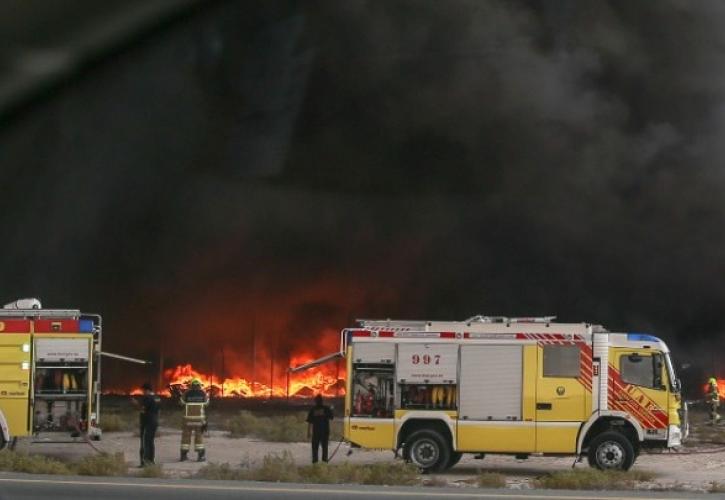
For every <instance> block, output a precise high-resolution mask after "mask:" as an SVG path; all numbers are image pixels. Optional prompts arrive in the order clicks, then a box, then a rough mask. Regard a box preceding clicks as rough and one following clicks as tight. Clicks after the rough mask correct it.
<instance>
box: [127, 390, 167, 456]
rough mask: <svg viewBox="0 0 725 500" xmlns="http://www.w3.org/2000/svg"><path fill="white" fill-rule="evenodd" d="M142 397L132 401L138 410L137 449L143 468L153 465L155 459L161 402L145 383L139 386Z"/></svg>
mask: <svg viewBox="0 0 725 500" xmlns="http://www.w3.org/2000/svg"><path fill="white" fill-rule="evenodd" d="M141 389H143V396H142V397H141V401H140V402H139V401H136V400H135V399H134V400H133V401H134V403H135V404H136V406H137V407H138V408H139V431H140V436H141V448H140V449H139V458H140V462H141V463H140V465H139V467H145V466H147V465H153V464H154V463H155V462H154V460H155V459H156V444H155V442H154V441H155V439H156V430H157V429H158V428H159V403H160V402H161V400H160V399H159V397H158V396H157V395H156V394H155V393H154V390H153V387H151V384H150V383H148V382H146V383H145V384H143V385H142V386H141Z"/></svg>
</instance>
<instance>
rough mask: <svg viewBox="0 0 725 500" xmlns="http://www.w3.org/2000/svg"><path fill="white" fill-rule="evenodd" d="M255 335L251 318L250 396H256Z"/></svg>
mask: <svg viewBox="0 0 725 500" xmlns="http://www.w3.org/2000/svg"><path fill="white" fill-rule="evenodd" d="M256 385H257V335H256V332H255V330H254V318H252V396H256V395H257V390H256Z"/></svg>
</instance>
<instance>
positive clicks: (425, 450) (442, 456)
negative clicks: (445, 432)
mask: <svg viewBox="0 0 725 500" xmlns="http://www.w3.org/2000/svg"><path fill="white" fill-rule="evenodd" d="M405 441H406V442H405V450H404V456H405V457H408V458H409V460H410V461H411V462H412V463H413V464H415V465H416V466H417V467H418V468H420V469H421V470H422V471H423V472H440V471H442V470H445V469H447V468H448V464H449V463H450V460H451V447H450V446H449V444H448V442H447V441H446V439H445V438H444V437H443V436H441V434H440V433H439V432H436V431H433V430H420V431H416V432H414V433H412V434H411V435H410V436H408V439H406V440H405Z"/></svg>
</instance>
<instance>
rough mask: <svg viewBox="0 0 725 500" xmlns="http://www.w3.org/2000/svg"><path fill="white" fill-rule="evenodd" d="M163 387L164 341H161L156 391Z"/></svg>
mask: <svg viewBox="0 0 725 500" xmlns="http://www.w3.org/2000/svg"><path fill="white" fill-rule="evenodd" d="M163 389H164V343H163V341H162V342H161V348H160V349H159V374H158V379H157V380H156V392H161V391H162V390H163Z"/></svg>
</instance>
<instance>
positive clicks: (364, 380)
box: [352, 364, 395, 418]
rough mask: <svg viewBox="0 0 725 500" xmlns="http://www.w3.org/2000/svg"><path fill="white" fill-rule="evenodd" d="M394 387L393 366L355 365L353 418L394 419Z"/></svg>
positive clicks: (353, 375)
mask: <svg viewBox="0 0 725 500" xmlns="http://www.w3.org/2000/svg"><path fill="white" fill-rule="evenodd" d="M394 387H395V378H394V376H393V367H392V366H387V365H381V364H356V365H353V374H352V416H353V417H371V418H392V417H393V403H394V398H393V396H394Z"/></svg>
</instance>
